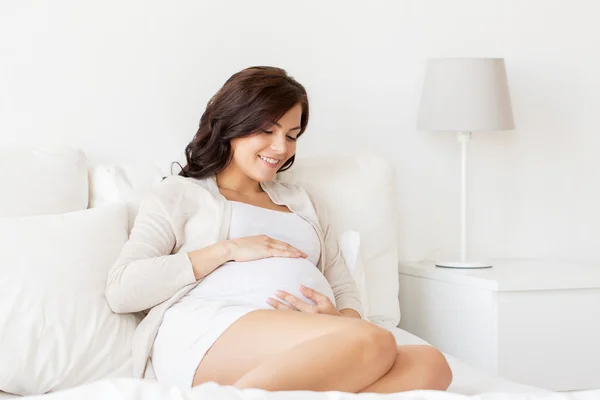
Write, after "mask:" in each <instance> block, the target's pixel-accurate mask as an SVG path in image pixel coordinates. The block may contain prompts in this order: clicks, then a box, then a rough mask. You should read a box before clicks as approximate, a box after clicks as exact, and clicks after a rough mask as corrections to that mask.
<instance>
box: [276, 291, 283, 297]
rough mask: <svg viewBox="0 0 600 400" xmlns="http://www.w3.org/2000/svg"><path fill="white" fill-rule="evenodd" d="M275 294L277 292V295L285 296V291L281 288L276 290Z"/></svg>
mask: <svg viewBox="0 0 600 400" xmlns="http://www.w3.org/2000/svg"><path fill="white" fill-rule="evenodd" d="M275 294H276V295H277V296H283V292H282V291H281V290H276V291H275Z"/></svg>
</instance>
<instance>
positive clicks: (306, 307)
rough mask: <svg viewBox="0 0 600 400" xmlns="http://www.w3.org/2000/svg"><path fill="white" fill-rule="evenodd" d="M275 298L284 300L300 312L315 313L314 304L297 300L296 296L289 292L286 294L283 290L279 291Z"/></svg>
mask: <svg viewBox="0 0 600 400" xmlns="http://www.w3.org/2000/svg"><path fill="white" fill-rule="evenodd" d="M275 296H277V297H279V298H280V299H282V300H285V301H287V302H288V303H289V304H291V305H292V307H294V308H296V309H298V310H300V311H304V312H309V313H312V312H315V306H313V305H312V304H308V303H307V302H305V301H302V300H300V299H299V298H297V297H296V296H294V295H291V294H289V293H288V292H285V291H283V290H277V291H276V292H275Z"/></svg>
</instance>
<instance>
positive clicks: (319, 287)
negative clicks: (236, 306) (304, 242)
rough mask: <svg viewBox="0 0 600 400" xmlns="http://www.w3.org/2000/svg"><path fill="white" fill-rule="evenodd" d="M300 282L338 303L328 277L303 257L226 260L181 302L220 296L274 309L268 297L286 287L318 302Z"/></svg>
mask: <svg viewBox="0 0 600 400" xmlns="http://www.w3.org/2000/svg"><path fill="white" fill-rule="evenodd" d="M301 284H302V285H304V286H306V287H308V288H311V289H314V290H316V291H317V292H319V293H322V294H324V295H325V296H327V297H329V299H330V300H331V302H332V303H333V304H334V305H335V298H334V296H333V291H332V290H331V286H330V285H329V282H328V281H327V279H326V278H325V276H323V274H322V273H321V272H320V271H319V270H318V269H317V267H315V266H314V265H313V264H312V263H311V262H310V261H308V260H306V259H303V258H265V259H262V260H255V261H247V262H228V263H225V264H223V265H221V266H220V267H219V268H217V269H216V270H214V271H213V272H211V273H210V274H209V275H208V276H206V277H205V278H204V279H203V280H202V281H201V282H200V283H199V284H198V285H197V286H196V287H195V288H194V289H192V290H191V291H190V292H189V293H188V294H187V295H186V296H185V297H184V299H182V301H184V302H185V301H190V300H194V299H215V300H216V299H220V300H226V301H228V302H229V301H231V302H234V303H240V304H247V305H252V306H254V307H256V308H264V309H272V308H273V307H271V306H270V305H269V304H267V303H265V301H266V300H267V298H269V297H273V298H277V297H276V296H275V291H276V290H284V291H286V292H288V293H290V294H292V295H294V296H296V297H298V298H299V299H301V300H303V301H305V302H307V303H308V304H315V303H314V302H313V301H312V300H310V299H308V298H306V297H304V295H302V293H300V288H299V286H300V285H301ZM280 301H281V300H280ZM282 302H283V303H286V302H285V301H282Z"/></svg>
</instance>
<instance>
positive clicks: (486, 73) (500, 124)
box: [417, 58, 515, 132]
mask: <svg viewBox="0 0 600 400" xmlns="http://www.w3.org/2000/svg"><path fill="white" fill-rule="evenodd" d="M514 127H515V124H514V121H513V114H512V107H511V102H510V94H509V91H508V82H507V79H506V69H505V67H504V59H503V58H434V59H430V60H429V61H428V63H427V72H426V74H425V82H424V85H423V91H422V94H421V104H420V107H419V117H418V122H417V128H418V129H420V130H425V131H444V132H477V131H499V130H507V129H513V128H514Z"/></svg>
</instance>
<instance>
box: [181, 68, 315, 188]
mask: <svg viewBox="0 0 600 400" xmlns="http://www.w3.org/2000/svg"><path fill="white" fill-rule="evenodd" d="M298 103H300V104H301V105H302V117H301V120H300V126H301V129H300V132H299V133H298V136H300V135H301V134H302V133H303V132H304V130H305V129H306V125H307V124H308V96H307V94H306V90H305V89H304V87H303V86H302V85H301V84H300V83H298V82H296V80H295V79H294V78H292V77H291V76H289V75H288V74H287V73H286V71H285V70H283V69H281V68H275V67H250V68H246V69H244V70H242V71H240V72H237V73H235V74H233V75H232V76H231V78H229V79H228V80H227V82H225V85H223V87H222V88H221V89H220V90H219V91H218V92H217V93H216V94H215V95H214V96H213V97H212V98H211V99H210V101H209V102H208V104H207V106H206V110H205V111H204V114H202V117H201V118H200V127H199V128H198V132H196V135H195V136H194V138H193V139H192V141H191V142H190V143H189V144H188V145H187V146H186V148H185V157H186V160H187V165H186V166H185V167H183V168H182V170H181V172H180V173H179V175H181V176H185V177H192V178H197V179H202V178H205V177H207V176H210V175H213V174H216V173H218V172H220V171H222V170H223V169H225V167H226V166H227V165H228V164H229V162H230V161H231V158H232V152H231V140H232V139H235V138H240V137H244V136H249V135H251V134H253V133H256V132H257V131H259V130H261V129H266V128H267V127H268V126H269V125H270V124H272V123H273V122H275V121H277V120H278V119H279V118H281V116H282V115H283V114H285V113H286V112H287V111H288V110H289V109H291V108H292V107H294V106H295V105H296V104H298ZM293 163H294V156H292V157H290V159H289V160H287V161H286V162H285V163H284V164H283V165H282V166H281V168H280V169H279V170H278V171H277V172H281V171H285V170H286V169H288V168H290V167H291V166H292V164H293Z"/></svg>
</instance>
